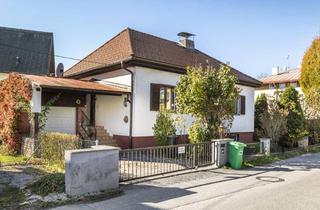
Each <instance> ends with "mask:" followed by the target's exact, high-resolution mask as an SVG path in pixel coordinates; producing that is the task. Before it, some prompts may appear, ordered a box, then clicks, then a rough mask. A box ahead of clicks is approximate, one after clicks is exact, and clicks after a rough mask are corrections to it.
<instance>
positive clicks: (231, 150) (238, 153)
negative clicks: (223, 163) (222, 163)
mask: <svg viewBox="0 0 320 210" xmlns="http://www.w3.org/2000/svg"><path fill="white" fill-rule="evenodd" d="M245 146H247V145H246V144H244V143H241V142H236V141H232V142H229V143H228V159H229V163H230V165H231V168H233V169H240V168H241V166H242V161H243V149H244V147H245Z"/></svg>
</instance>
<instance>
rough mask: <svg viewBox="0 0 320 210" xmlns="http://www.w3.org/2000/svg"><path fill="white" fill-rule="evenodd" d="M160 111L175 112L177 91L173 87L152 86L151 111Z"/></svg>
mask: <svg viewBox="0 0 320 210" xmlns="http://www.w3.org/2000/svg"><path fill="white" fill-rule="evenodd" d="M160 109H170V110H175V91H174V87H173V86H169V85H161V84H151V87H150V110H151V111H159V110H160Z"/></svg>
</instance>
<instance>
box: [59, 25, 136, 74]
mask: <svg viewBox="0 0 320 210" xmlns="http://www.w3.org/2000/svg"><path fill="white" fill-rule="evenodd" d="M130 30H131V29H130V28H129V27H127V28H125V29H123V30H122V31H120V32H119V33H117V34H116V35H115V36H113V37H112V38H111V39H109V40H108V41H106V42H105V43H104V44H102V45H100V46H99V47H98V48H97V49H95V50H94V51H92V52H91V53H89V54H88V55H87V56H85V57H84V58H82V59H81V60H80V61H78V62H77V63H75V64H73V65H72V66H71V67H70V68H69V69H67V70H66V71H65V72H64V73H66V72H68V71H69V70H71V69H72V68H73V67H75V66H76V65H78V64H79V63H81V62H82V61H85V59H86V58H88V57H89V56H90V55H92V54H94V53H95V52H97V51H98V50H99V49H101V48H103V47H104V46H105V45H107V44H108V43H110V42H111V41H112V40H114V39H115V38H116V37H118V36H120V34H122V33H124V32H125V31H128V34H129V38H130V33H129V31H130ZM129 40H130V39H129ZM129 42H130V41H129ZM132 51H133V50H132ZM90 62H91V61H90ZM92 62H95V61H92ZM96 63H100V62H98V61H97V62H96ZM100 65H103V63H101V64H100Z"/></svg>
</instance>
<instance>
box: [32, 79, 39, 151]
mask: <svg viewBox="0 0 320 210" xmlns="http://www.w3.org/2000/svg"><path fill="white" fill-rule="evenodd" d="M41 96H42V89H41V87H38V86H36V85H32V99H31V103H30V104H31V112H32V113H33V116H34V117H33V119H32V122H31V129H30V136H31V138H33V139H34V155H35V157H40V139H39V115H40V113H41Z"/></svg>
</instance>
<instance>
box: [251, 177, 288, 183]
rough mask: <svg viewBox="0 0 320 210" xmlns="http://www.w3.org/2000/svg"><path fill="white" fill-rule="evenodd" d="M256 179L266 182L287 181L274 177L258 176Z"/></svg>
mask: <svg viewBox="0 0 320 210" xmlns="http://www.w3.org/2000/svg"><path fill="white" fill-rule="evenodd" d="M256 179H258V180H260V181H264V182H284V181H285V180H284V179H282V178H279V177H274V176H258V177H256Z"/></svg>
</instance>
